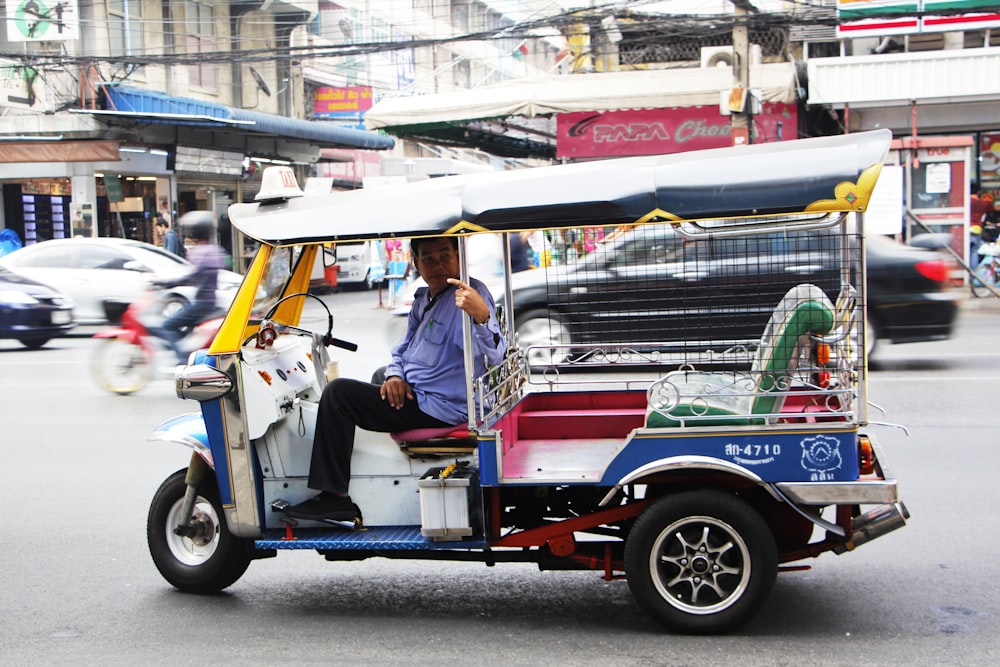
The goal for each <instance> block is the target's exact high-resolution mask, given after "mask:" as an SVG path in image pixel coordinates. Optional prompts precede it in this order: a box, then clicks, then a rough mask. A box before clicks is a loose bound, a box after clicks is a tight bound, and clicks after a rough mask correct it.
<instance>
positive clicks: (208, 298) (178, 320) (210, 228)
mask: <svg viewBox="0 0 1000 667" xmlns="http://www.w3.org/2000/svg"><path fill="white" fill-rule="evenodd" d="M177 223H178V225H179V226H180V228H181V232H182V233H183V234H184V237H185V238H188V239H191V240H192V241H194V247H192V248H190V249H189V250H188V252H187V257H188V259H190V260H191V263H192V264H194V267H193V268H192V269H191V271H189V272H188V273H186V274H184V275H182V276H180V277H179V278H175V279H173V280H165V279H159V280H154V281H152V282H153V285H155V286H157V287H167V288H169V287H177V286H178V285H191V286H193V287H196V288H197V291H196V292H195V296H194V303H190V304H188V305H187V306H185V307H184V308H183V309H181V310H179V311H177V312H176V313H174V314H173V315H171V316H170V317H168V318H167V319H166V320H164V321H163V324H161V325H160V326H158V327H150V329H149V332H150V333H151V334H153V335H154V336H157V337H159V338H162V339H164V340H165V341H167V342H168V343H169V344H170V347H172V348H173V350H174V353H175V354H176V355H177V363H179V364H183V363H184V362H185V361H186V360H187V354H185V352H184V350H182V349H181V347H180V344H179V342H180V340H181V339H182V338H183V337H184V336H186V335H187V333H188V332H189V331H190V330H191V328H192V327H194V326H195V325H196V324H198V323H200V322H203V321H205V320H207V319H209V318H210V317H211V316H212V315H213V314H214V313H215V312H216V311H217V310H218V305H217V304H216V294H215V292H216V289H217V288H218V281H219V269H221V268H222V267H223V266H224V265H225V263H226V253H225V251H224V250H223V249H222V246H220V245H218V244H217V243H216V242H215V236H216V227H215V216H214V215H213V214H212V212H211V211H189V212H188V213H185V214H184V215H182V216H181V218H180V220H178V221H177Z"/></svg>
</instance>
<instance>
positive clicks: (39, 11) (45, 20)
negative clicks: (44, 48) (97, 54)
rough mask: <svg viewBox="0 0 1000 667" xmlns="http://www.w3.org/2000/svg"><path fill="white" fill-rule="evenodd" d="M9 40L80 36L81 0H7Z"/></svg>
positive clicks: (20, 40) (37, 40)
mask: <svg viewBox="0 0 1000 667" xmlns="http://www.w3.org/2000/svg"><path fill="white" fill-rule="evenodd" d="M5 5H6V9H7V12H6V16H7V41H10V42H65V41H68V40H73V39H80V13H79V11H77V0H6V2H5Z"/></svg>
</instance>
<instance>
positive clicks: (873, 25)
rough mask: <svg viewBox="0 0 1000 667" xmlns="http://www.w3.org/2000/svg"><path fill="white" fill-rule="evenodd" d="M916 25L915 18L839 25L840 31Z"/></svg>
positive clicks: (912, 26)
mask: <svg viewBox="0 0 1000 667" xmlns="http://www.w3.org/2000/svg"><path fill="white" fill-rule="evenodd" d="M915 27H917V21H916V19H914V20H912V21H896V22H892V23H890V22H886V23H864V24H857V23H851V24H845V23H842V24H840V26H839V29H840V31H841V32H850V31H851V30H881V29H883V28H915Z"/></svg>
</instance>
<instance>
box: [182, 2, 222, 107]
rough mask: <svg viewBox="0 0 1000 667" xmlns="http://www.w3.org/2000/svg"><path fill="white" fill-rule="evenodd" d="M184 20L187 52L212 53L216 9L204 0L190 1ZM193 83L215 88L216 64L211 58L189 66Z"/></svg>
mask: <svg viewBox="0 0 1000 667" xmlns="http://www.w3.org/2000/svg"><path fill="white" fill-rule="evenodd" d="M185 16H186V20H185V22H184V31H185V37H184V40H185V43H186V45H187V52H188V53H189V54H192V53H211V52H213V51H215V9H214V8H213V7H212V6H210V5H208V4H205V3H203V2H188V3H187V4H186V5H185ZM188 68H189V70H188V76H189V77H190V82H191V85H193V86H198V87H201V88H209V89H214V88H215V64H214V63H213V62H212V61H211V59H209V58H206V59H205V61H203V62H199V63H196V64H194V65H189V66H188Z"/></svg>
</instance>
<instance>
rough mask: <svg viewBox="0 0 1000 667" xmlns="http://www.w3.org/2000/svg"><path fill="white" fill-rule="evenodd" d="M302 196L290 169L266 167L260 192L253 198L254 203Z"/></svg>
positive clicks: (261, 180)
mask: <svg viewBox="0 0 1000 667" xmlns="http://www.w3.org/2000/svg"><path fill="white" fill-rule="evenodd" d="M304 195H305V193H304V192H302V188H300V187H299V182H298V181H297V180H296V179H295V172H293V171H292V168H291V167H284V166H282V167H268V168H266V169H265V170H264V174H263V176H261V179H260V192H258V193H257V196H256V197H254V201H259V202H266V201H284V200H285V199H291V198H293V197H302V196H304Z"/></svg>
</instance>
